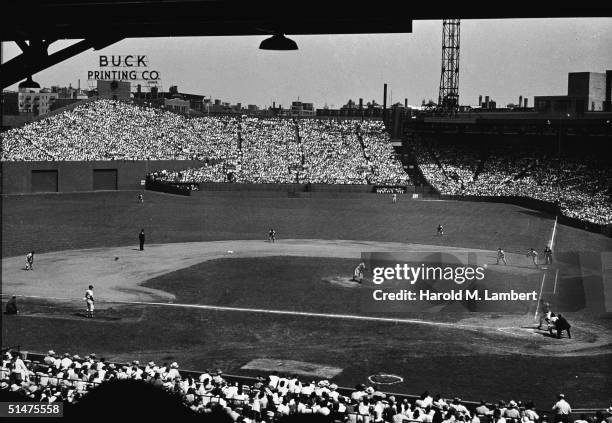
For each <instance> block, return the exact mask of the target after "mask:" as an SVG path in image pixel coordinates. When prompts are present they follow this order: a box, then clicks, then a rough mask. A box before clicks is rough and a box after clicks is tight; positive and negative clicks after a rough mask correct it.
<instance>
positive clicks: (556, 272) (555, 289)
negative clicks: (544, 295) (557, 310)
mask: <svg viewBox="0 0 612 423" xmlns="http://www.w3.org/2000/svg"><path fill="white" fill-rule="evenodd" d="M558 277H559V269H557V270H556V271H555V286H554V287H553V294H556V293H557V279H558Z"/></svg>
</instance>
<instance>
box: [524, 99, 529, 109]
mask: <svg viewBox="0 0 612 423" xmlns="http://www.w3.org/2000/svg"><path fill="white" fill-rule="evenodd" d="M527 103H528V98H527V97H525V106H524V107H525V108H527V107H528V106H527Z"/></svg>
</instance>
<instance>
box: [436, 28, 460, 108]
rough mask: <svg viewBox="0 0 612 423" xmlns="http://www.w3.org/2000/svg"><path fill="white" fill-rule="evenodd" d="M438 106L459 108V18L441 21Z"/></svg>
mask: <svg viewBox="0 0 612 423" xmlns="http://www.w3.org/2000/svg"><path fill="white" fill-rule="evenodd" d="M438 108H439V109H441V110H442V111H444V112H447V113H454V112H456V111H457V110H458V108H459V19H444V20H443V21H442V73H441V74H440V93H439V95H438Z"/></svg>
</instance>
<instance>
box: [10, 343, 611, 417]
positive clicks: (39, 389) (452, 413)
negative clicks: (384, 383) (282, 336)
mask: <svg viewBox="0 0 612 423" xmlns="http://www.w3.org/2000/svg"><path fill="white" fill-rule="evenodd" d="M127 379H130V380H142V381H145V382H148V383H151V384H152V385H154V386H156V387H159V388H160V389H164V390H166V391H167V392H168V393H170V394H172V395H177V396H178V397H180V398H181V400H182V402H183V403H184V404H185V406H186V407H188V408H189V409H191V410H192V411H194V412H196V413H210V412H213V411H219V410H224V411H225V412H226V413H227V414H228V415H229V416H230V417H231V419H232V420H233V421H237V422H245V423H258V422H272V421H274V420H276V419H277V418H280V417H283V416H289V415H305V414H312V415H322V416H329V418H330V421H335V422H348V423H375V422H387V423H401V422H402V421H404V420H406V421H412V422H422V423H453V422H470V423H480V422H491V423H506V422H508V423H510V422H512V423H544V422H549V421H550V422H551V423H553V422H563V423H570V422H571V421H575V422H577V423H610V419H611V417H610V416H612V407H610V408H608V409H607V414H608V415H607V416H605V415H604V412H603V411H600V412H598V413H597V414H596V415H595V416H592V417H591V418H589V419H587V418H586V417H584V416H581V417H580V418H579V419H573V420H571V419H570V417H571V406H570V405H569V403H568V402H567V401H566V400H565V398H564V395H563V394H560V395H559V397H558V400H559V401H558V402H557V403H555V404H554V406H553V407H552V408H551V409H550V416H547V415H539V414H538V413H537V412H536V411H535V409H534V404H533V403H532V402H526V403H524V404H523V403H521V402H516V401H514V400H511V401H508V402H506V401H499V402H498V403H497V404H487V403H486V402H485V401H481V403H480V405H479V406H477V407H470V408H471V409H469V408H468V407H466V405H465V404H464V403H463V402H462V400H461V399H460V398H454V399H444V398H442V397H441V396H440V395H436V396H434V397H432V396H430V395H429V393H428V392H424V393H423V394H422V395H421V396H420V397H419V398H418V399H409V398H406V397H399V396H395V395H387V394H385V393H382V392H379V391H375V389H374V388H373V387H371V386H366V385H363V384H360V385H357V386H356V387H355V389H353V390H351V391H345V390H339V388H338V386H337V385H336V384H334V383H329V381H327V380H320V381H318V382H315V381H310V382H303V381H300V380H298V379H297V378H295V377H282V376H279V375H277V374H275V373H272V374H270V375H268V376H267V378H262V377H258V378H257V379H256V382H253V383H251V384H241V383H238V382H232V381H229V380H227V379H226V378H225V377H224V375H223V373H222V372H221V371H220V370H219V371H210V370H207V371H206V372H204V373H201V374H195V373H193V372H183V374H181V371H180V370H179V365H178V364H177V363H176V362H174V363H171V364H170V365H168V364H167V363H164V364H162V365H157V364H156V363H154V362H153V361H151V362H149V363H147V364H146V365H141V364H140V363H139V362H138V361H136V360H134V361H132V362H130V363H126V364H115V363H110V362H107V361H106V360H105V359H104V358H100V359H98V358H97V357H96V355H95V354H90V355H88V356H85V357H83V358H81V357H79V356H78V355H70V354H68V353H65V354H63V355H59V354H56V353H55V352H54V351H52V350H51V351H49V352H48V353H47V355H46V356H45V357H44V358H42V359H41V360H37V361H30V360H25V359H24V355H23V354H21V353H18V352H8V351H7V352H6V353H5V354H4V356H3V358H2V368H1V369H0V391H10V392H13V393H16V394H21V395H22V396H24V397H28V398H29V399H30V400H34V401H39V402H45V403H52V402H56V401H64V402H66V403H76V402H78V401H79V400H80V399H81V398H83V396H85V395H87V393H88V392H89V391H90V390H91V389H92V388H95V386H97V385H99V384H102V383H105V382H107V381H111V380H127Z"/></svg>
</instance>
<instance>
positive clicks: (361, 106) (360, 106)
mask: <svg viewBox="0 0 612 423" xmlns="http://www.w3.org/2000/svg"><path fill="white" fill-rule="evenodd" d="M359 110H363V98H360V99H359Z"/></svg>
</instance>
